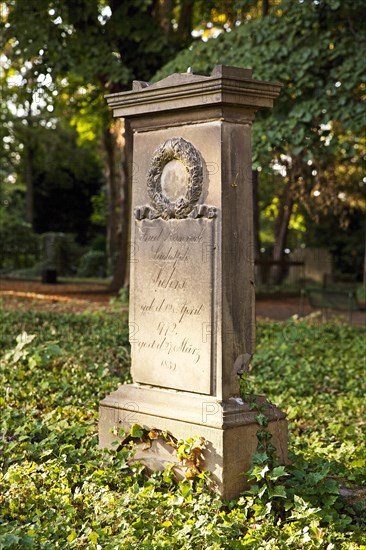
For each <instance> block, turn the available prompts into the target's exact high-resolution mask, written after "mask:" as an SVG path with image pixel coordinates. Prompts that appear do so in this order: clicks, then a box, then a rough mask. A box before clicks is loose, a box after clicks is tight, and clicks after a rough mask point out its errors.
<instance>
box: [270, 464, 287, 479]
mask: <svg viewBox="0 0 366 550" xmlns="http://www.w3.org/2000/svg"><path fill="white" fill-rule="evenodd" d="M288 475H289V474H288V473H287V472H286V467H285V466H276V468H273V470H272V472H271V473H270V474H268V477H269V479H272V480H273V481H275V480H276V479H278V478H279V477H282V476H288Z"/></svg>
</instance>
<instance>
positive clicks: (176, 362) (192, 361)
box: [130, 218, 215, 394]
mask: <svg viewBox="0 0 366 550" xmlns="http://www.w3.org/2000/svg"><path fill="white" fill-rule="evenodd" d="M214 223H215V222H214V221H213V220H207V219H203V218H201V219H198V220H194V221H193V220H190V219H184V220H169V221H164V220H162V219H156V220H151V221H150V220H141V221H139V222H138V221H135V245H136V254H135V264H134V268H133V273H132V279H131V286H132V288H133V289H134V292H133V294H132V305H131V309H130V342H131V346H132V376H133V379H134V380H135V381H136V382H140V383H144V384H151V385H155V386H160V387H167V388H175V389H178V390H184V391H191V392H198V393H203V394H206V393H207V394H209V393H210V391H211V377H212V376H211V337H210V336H209V337H207V335H206V332H205V331H206V328H207V327H211V325H212V307H211V302H212V296H213V294H212V291H213V289H212V277H213V263H214V256H211V257H210V258H209V260H208V261H205V262H203V254H204V250H205V249H204V247H205V246H206V245H209V246H212V247H214V234H213V233H214ZM198 267H199V269H200V276H199V278H195V277H192V274H193V273H194V272H195V271H196V270H197V268H198Z"/></svg>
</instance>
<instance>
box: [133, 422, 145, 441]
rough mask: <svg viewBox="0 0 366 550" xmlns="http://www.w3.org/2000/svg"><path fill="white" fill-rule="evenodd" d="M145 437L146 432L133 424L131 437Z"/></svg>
mask: <svg viewBox="0 0 366 550" xmlns="http://www.w3.org/2000/svg"><path fill="white" fill-rule="evenodd" d="M143 435H144V431H143V429H142V428H141V426H139V425H138V424H132V426H131V429H130V436H131V437H136V438H138V437H142V436H143Z"/></svg>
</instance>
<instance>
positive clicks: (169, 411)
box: [99, 384, 287, 499]
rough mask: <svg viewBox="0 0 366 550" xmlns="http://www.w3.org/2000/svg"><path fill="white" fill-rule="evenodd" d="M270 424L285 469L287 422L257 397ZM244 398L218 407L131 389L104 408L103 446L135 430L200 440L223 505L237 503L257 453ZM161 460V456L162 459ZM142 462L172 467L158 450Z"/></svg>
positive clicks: (201, 399)
mask: <svg viewBox="0 0 366 550" xmlns="http://www.w3.org/2000/svg"><path fill="white" fill-rule="evenodd" d="M258 400H260V402H261V404H263V407H264V412H265V414H266V416H267V417H268V419H269V426H268V429H269V430H270V431H271V433H272V434H273V437H272V440H271V442H272V443H273V445H274V446H275V447H276V449H277V454H278V456H279V459H280V461H281V462H282V463H286V462H287V421H286V419H285V414H284V413H283V412H282V411H280V409H278V408H277V407H275V406H274V405H271V404H269V403H268V402H266V401H265V399H264V398H262V397H258ZM257 414H258V413H257V411H251V410H250V408H249V406H248V404H246V403H244V402H243V400H242V399H241V398H234V397H232V398H230V399H228V400H227V401H226V402H220V401H218V400H217V399H216V398H214V397H211V396H205V395H199V394H193V393H187V392H178V391H175V390H166V389H160V388H154V387H151V386H145V385H138V384H129V385H124V386H120V387H119V389H118V390H117V391H115V392H113V393H111V394H110V395H108V396H107V397H106V398H105V399H104V400H103V401H102V402H101V403H100V416H99V418H100V420H99V445H100V446H101V447H111V445H112V442H113V441H115V440H116V439H118V438H117V437H116V435H115V434H116V433H117V431H118V430H119V429H120V428H123V429H124V430H125V431H126V432H128V431H129V429H130V427H131V426H132V424H139V425H140V426H142V427H146V428H150V429H151V428H155V429H158V430H163V431H168V432H170V433H171V434H172V435H173V436H174V437H176V438H177V439H188V438H189V437H193V436H201V437H203V438H204V439H205V441H206V448H205V450H204V453H203V454H204V462H203V465H202V466H203V468H204V469H205V470H208V471H210V472H211V480H212V482H213V483H214V484H215V485H216V486H217V491H218V493H219V494H220V496H221V497H222V498H224V499H230V498H235V497H237V496H238V495H239V494H240V493H241V491H242V490H243V489H245V488H246V487H247V486H248V482H247V480H246V479H245V476H244V475H243V474H244V473H245V472H247V471H248V470H249V468H250V466H251V457H252V454H253V453H254V452H255V451H256V448H257V443H258V441H257V437H256V433H257V431H258V429H259V426H258V424H257V423H256V421H255V416H256V415H257ZM159 455H160V456H159ZM138 460H139V462H142V463H145V464H146V465H147V466H148V467H151V466H153V468H154V469H157V467H159V466H160V468H161V469H163V468H164V467H165V466H166V464H167V463H168V462H174V457H173V456H169V455H167V453H166V450H164V449H163V448H162V447H159V446H158V445H155V446H154V449H153V457H152V454H151V453H146V460H145V459H144V453H143V451H141V452H138Z"/></svg>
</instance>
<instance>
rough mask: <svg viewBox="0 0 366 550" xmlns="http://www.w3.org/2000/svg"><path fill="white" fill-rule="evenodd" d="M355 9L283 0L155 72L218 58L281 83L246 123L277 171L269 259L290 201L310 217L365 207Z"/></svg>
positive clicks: (198, 66)
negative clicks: (269, 106) (265, 107)
mask: <svg viewBox="0 0 366 550" xmlns="http://www.w3.org/2000/svg"><path fill="white" fill-rule="evenodd" d="M362 13H363V3H362V2H361V1H355V2H354V1H350V0H345V1H342V2H340V1H338V0H319V1H310V0H309V1H297V2H293V1H289V0H283V1H282V2H280V3H278V4H276V5H274V6H272V8H271V10H270V13H269V14H268V15H267V16H265V17H263V18H260V19H255V20H246V21H244V22H240V21H239V22H238V23H239V26H238V27H237V28H236V29H233V30H232V29H230V28H228V29H227V30H228V31H231V32H225V33H222V34H221V35H220V36H219V37H218V38H216V39H215V40H209V41H208V42H206V43H203V42H200V43H195V44H193V45H191V46H190V47H189V48H188V49H186V50H185V51H184V52H182V53H180V54H179V55H178V56H177V57H176V59H175V60H174V61H172V62H170V63H169V64H167V65H166V66H165V67H164V69H163V70H162V71H160V72H159V73H158V74H157V75H156V79H160V78H162V77H163V76H166V75H167V74H170V73H172V72H182V71H185V70H186V67H188V66H192V67H193V68H194V70H196V71H197V72H203V73H206V74H207V73H209V72H210V70H211V69H212V68H213V66H214V65H215V64H227V65H235V66H239V67H252V69H253V74H254V77H255V78H259V79H264V80H276V81H280V82H281V84H282V85H283V88H282V91H281V94H280V96H279V98H278V99H277V100H276V102H275V105H274V109H273V110H272V111H267V112H265V111H263V112H262V113H259V114H258V115H257V119H256V122H255V125H254V132H253V160H254V165H255V167H257V169H258V170H265V171H267V172H269V170H270V171H271V172H272V174H273V173H274V174H276V173H277V174H278V177H274V178H273V179H272V178H271V180H272V182H273V186H272V188H270V186H269V187H268V185H267V190H268V191H269V192H270V193H269V197H274V196H277V197H278V200H279V202H278V217H277V224H276V226H275V232H276V240H277V241H278V242H277V243H276V244H278V246H277V251H276V250H275V257H274V259H279V258H280V256H281V254H282V253H283V248H284V244H285V242H286V236H287V229H288V226H289V223H290V219H291V213H292V212H293V208H294V205H295V204H300V205H301V208H303V209H304V208H305V209H306V210H307V212H308V214H309V215H310V216H311V217H313V219H314V218H315V219H317V214H318V213H319V212H322V213H335V214H336V215H338V216H339V217H340V219H341V222H342V221H343V222H344V223H346V221H347V217H348V216H349V214H350V212H352V211H353V210H354V209H356V210H357V209H358V210H365V209H366V201H365V198H364V189H365V181H364V180H363V179H362V177H363V166H364V161H365V154H366V141H365V138H364V117H365V106H364V101H365V96H366V93H365V84H364V83H363V82H364V80H365V79H364V77H365V63H364V56H363V50H364V45H365V42H366V32H365V28H364V26H363V23H362ZM271 180H269V181H271ZM267 183H268V180H267ZM276 244H275V249H276ZM276 253H277V257H276Z"/></svg>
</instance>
